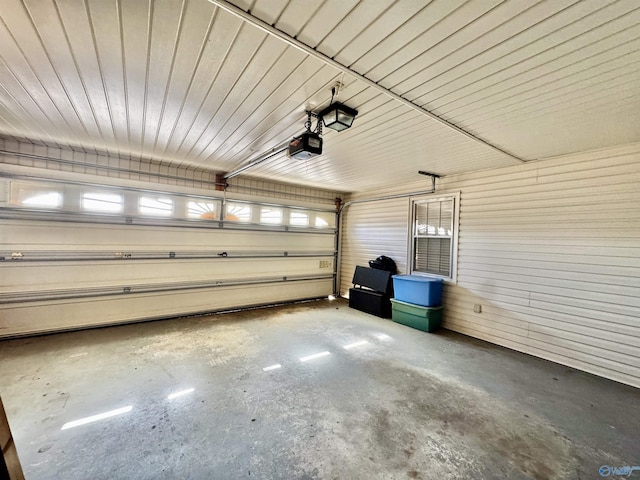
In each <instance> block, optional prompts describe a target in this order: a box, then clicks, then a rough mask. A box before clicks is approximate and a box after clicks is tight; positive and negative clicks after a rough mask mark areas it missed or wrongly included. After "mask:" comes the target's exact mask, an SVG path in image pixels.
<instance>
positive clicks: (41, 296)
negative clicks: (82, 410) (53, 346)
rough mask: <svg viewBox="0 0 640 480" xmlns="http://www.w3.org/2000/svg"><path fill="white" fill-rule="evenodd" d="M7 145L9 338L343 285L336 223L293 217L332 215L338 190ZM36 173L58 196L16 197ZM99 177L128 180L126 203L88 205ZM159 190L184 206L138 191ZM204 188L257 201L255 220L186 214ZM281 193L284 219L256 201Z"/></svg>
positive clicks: (1, 170)
mask: <svg viewBox="0 0 640 480" xmlns="http://www.w3.org/2000/svg"><path fill="white" fill-rule="evenodd" d="M0 150H2V151H4V152H5V153H0V338H2V337H11V336H19V335H28V334H33V333H43V332H51V331H60V330H67V329H74V328H83V327H91V326H101V325H112V324H118V323H123V322H130V321H139V320H149V319H154V318H166V317H170V316H177V315H187V314H194V313H204V312H211V311H218V310H225V309H232V308H239V307H246V306H253V305H266V304H274V303H278V302H287V301H295V300H301V299H309V298H319V297H326V296H327V295H329V294H331V293H333V292H334V267H335V254H336V252H335V242H336V233H335V228H334V226H333V225H328V226H326V227H321V228H320V227H316V226H315V224H314V223H311V224H310V225H309V226H294V225H290V224H289V223H287V218H288V215H289V212H290V211H291V210H293V211H296V212H298V213H299V212H308V215H309V217H310V219H313V218H315V217H317V216H323V218H329V219H330V218H331V217H334V218H335V197H336V195H337V193H336V192H331V191H323V190H318V189H309V188H304V187H296V186H290V185H285V184H277V183H270V182H264V181H257V180H251V179H242V180H239V181H237V182H236V184H235V187H234V189H232V191H231V192H228V193H227V194H226V195H225V194H224V193H223V192H220V191H216V190H215V174H213V173H212V172H210V171H206V170H204V169H198V170H194V169H192V168H190V167H188V166H184V167H171V166H168V165H164V164H162V163H161V162H146V163H145V161H143V160H139V159H131V158H118V157H113V156H105V155H101V154H96V153H86V152H71V151H65V150H61V149H56V148H52V147H43V146H37V145H31V144H25V143H15V142H14V143H12V142H11V141H9V140H4V143H3V148H2V149H0ZM10 151H13V152H17V154H15V153H13V154H12V153H7V152H10ZM145 171H146V172H149V173H144V172H145ZM39 179H40V180H42V179H44V180H48V181H49V182H50V184H51V185H56V187H55V188H57V189H59V188H61V189H62V191H63V192H64V193H63V198H64V202H63V205H62V206H61V207H60V208H58V209H57V210H55V209H53V208H41V207H37V208H33V207H28V206H25V205H21V204H19V203H18V204H16V203H15V202H13V203H12V200H10V198H11V194H10V190H11V188H12V187H11V186H12V185H13V186H14V187H19V186H20V185H21V183H20V182H23V183H24V182H26V183H29V184H33V183H34V182H38V181H39ZM45 183H46V182H45ZM61 185H62V187H60V186H61ZM96 185H98V186H100V188H104V187H105V186H109V187H110V189H109V190H108V191H109V192H122V194H123V198H124V207H123V210H122V213H117V214H104V213H88V212H86V211H83V210H82V208H81V201H80V199H81V195H82V192H85V191H87V190H86V189H94V188H98V187H95V186H96ZM113 187H116V188H115V189H113ZM240 187H242V188H240ZM83 189H85V190H83ZM98 189H99V188H98ZM152 191H154V192H163V193H166V194H167V195H164V194H163V196H164V197H170V198H172V199H173V200H174V207H173V208H174V210H175V211H176V212H177V211H178V210H179V211H180V212H182V215H183V216H182V217H179V216H176V217H175V218H174V217H171V218H160V217H149V216H146V217H145V216H144V215H141V214H140V213H139V212H138V199H139V196H140V195H151V194H150V193H149V192H152ZM195 196H197V197H195ZM202 198H209V199H212V200H211V201H212V204H216V205H218V206H220V205H222V201H223V198H226V200H236V201H245V202H249V203H246V204H243V205H252V208H254V210H253V216H252V220H251V221H249V222H242V223H241V222H238V221H229V220H226V221H223V220H221V219H220V218H221V217H219V216H216V217H215V218H213V219H209V218H207V219H200V218H196V219H191V218H187V217H186V211H187V207H186V206H187V204H188V202H189V201H191V200H194V199H196V200H200V199H202ZM278 205H280V206H282V207H283V208H282V212H283V220H282V222H280V223H278V224H266V223H265V222H262V223H261V221H260V219H259V217H260V215H259V212H260V210H259V209H261V208H263V207H265V208H273V207H274V206H275V207H276V208H277V206H278ZM288 207H293V208H292V209H289V208H288ZM218 211H220V209H218ZM256 212H257V213H258V214H256ZM221 252H225V254H224V255H222V254H221Z"/></svg>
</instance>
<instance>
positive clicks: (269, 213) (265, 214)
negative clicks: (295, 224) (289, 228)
mask: <svg viewBox="0 0 640 480" xmlns="http://www.w3.org/2000/svg"><path fill="white" fill-rule="evenodd" d="M260 223H270V224H276V225H277V224H281V223H282V209H281V208H274V207H262V208H261V209H260Z"/></svg>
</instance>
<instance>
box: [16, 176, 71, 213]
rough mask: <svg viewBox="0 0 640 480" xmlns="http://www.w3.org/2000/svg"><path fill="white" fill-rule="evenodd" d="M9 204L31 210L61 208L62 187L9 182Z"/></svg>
mask: <svg viewBox="0 0 640 480" xmlns="http://www.w3.org/2000/svg"><path fill="white" fill-rule="evenodd" d="M10 189H11V202H10V203H11V204H12V205H17V206H21V207H33V208H60V207H62V192H63V191H64V187H63V186H62V185H47V184H38V183H27V182H21V181H18V182H15V181H14V182H11V187H10Z"/></svg>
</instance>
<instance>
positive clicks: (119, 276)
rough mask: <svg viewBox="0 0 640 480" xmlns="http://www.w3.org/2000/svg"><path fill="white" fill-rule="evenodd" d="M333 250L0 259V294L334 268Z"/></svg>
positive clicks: (317, 272) (316, 272) (298, 273)
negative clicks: (194, 256)
mask: <svg viewBox="0 0 640 480" xmlns="http://www.w3.org/2000/svg"><path fill="white" fill-rule="evenodd" d="M333 264H334V259H333V252H327V255H324V256H312V257H301V258H300V257H284V256H283V257H276V258H229V257H227V258H205V259H184V260H178V259H174V260H106V261H82V262H24V261H9V262H4V264H0V273H2V276H1V278H0V292H2V293H1V294H0V297H6V296H7V295H10V294H12V293H18V292H38V291H41V290H51V289H56V290H65V289H78V288H95V287H108V286H132V285H133V286H135V285H138V284H145V285H149V284H162V283H167V282H187V281H190V282H211V281H218V280H219V281H223V280H229V279H243V278H245V279H253V278H259V277H266V276H290V277H291V276H302V275H309V276H313V275H321V274H327V273H331V272H332V271H333Z"/></svg>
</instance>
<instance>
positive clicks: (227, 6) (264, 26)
mask: <svg viewBox="0 0 640 480" xmlns="http://www.w3.org/2000/svg"><path fill="white" fill-rule="evenodd" d="M209 1H210V2H211V3H213V4H214V5H216V6H218V7H220V8H221V9H223V10H225V11H226V12H229V13H231V14H232V15H235V16H237V17H239V18H241V19H242V20H244V21H245V22H247V23H249V24H251V25H253V26H254V27H256V28H259V29H260V30H262V31H264V32H266V33H268V34H269V35H273V36H274V37H277V38H279V39H280V40H282V41H283V42H285V43H287V44H289V45H291V46H292V47H295V48H297V49H298V50H301V51H303V52H304V53H306V54H307V55H311V56H312V57H315V58H317V59H318V60H321V61H323V62H324V63H326V64H327V65H330V66H332V67H334V68H336V69H338V70H340V71H341V72H344V73H347V74H349V75H352V76H353V77H355V78H357V79H358V80H360V81H361V82H364V83H365V84H367V85H368V86H369V87H371V88H374V89H376V90H378V91H379V92H381V93H383V94H385V95H388V96H389V97H391V98H393V99H394V100H396V101H398V102H400V103H402V104H403V105H406V106H407V107H409V108H412V109H413V110H415V111H417V112H419V113H421V114H423V115H425V116H427V117H429V118H431V119H432V120H435V121H436V122H438V123H440V124H442V125H444V126H445V127H447V128H450V129H451V130H454V131H456V132H458V133H459V134H461V135H464V136H465V137H467V138H469V139H471V140H473V141H475V142H477V143H480V144H482V145H484V146H485V147H489V148H491V149H492V150H494V151H496V152H499V153H500V154H502V155H506V156H508V157H510V158H512V159H514V160H517V161H519V162H525V161H526V160H525V159H523V158H520V157H518V156H517V155H514V154H513V153H511V152H508V151H506V150H504V149H503V148H500V147H498V146H496V145H494V144H492V143H490V142H489V141H487V140H485V139H483V138H480V137H478V136H477V135H474V134H472V133H469V132H467V131H466V130H463V129H462V128H460V127H458V126H456V125H454V124H452V123H449V122H448V121H447V120H445V119H443V118H441V117H439V116H438V115H436V114H435V113H433V112H430V111H429V110H427V109H425V108H422V107H421V106H419V105H416V104H415V103H413V102H411V101H410V100H407V99H406V98H404V97H401V96H400V95H398V94H397V93H394V92H392V91H391V90H389V89H388V88H385V87H383V86H382V85H379V84H378V83H376V82H374V81H373V80H370V79H369V78H367V77H365V76H364V75H361V74H359V73H358V72H356V71H355V70H352V69H350V68H349V67H347V66H345V65H342V64H341V63H339V62H336V61H335V60H334V59H333V58H331V57H328V56H327V55H325V54H323V53H320V52H319V51H317V50H316V49H314V48H311V47H310V46H308V45H306V44H304V43H302V42H301V41H300V40H298V39H296V38H293V37H291V36H290V35H287V34H286V33H284V32H282V31H280V30H278V29H277V28H275V27H274V26H272V25H269V24H268V23H266V22H264V21H262V20H260V19H259V18H257V17H254V16H253V15H251V14H250V13H248V12H246V11H244V10H242V9H241V8H238V7H236V6H235V5H233V4H232V3H230V2H228V1H226V0H209Z"/></svg>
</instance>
